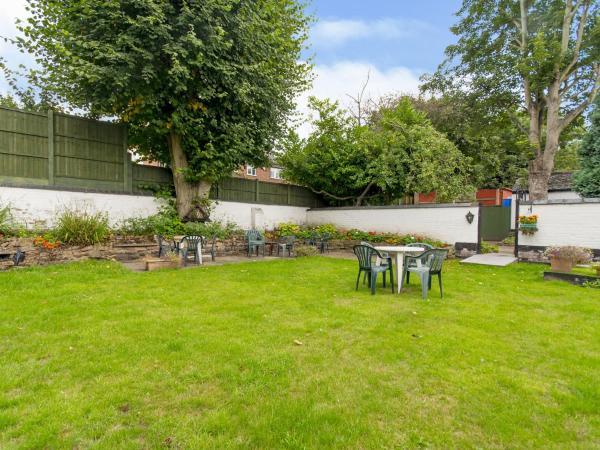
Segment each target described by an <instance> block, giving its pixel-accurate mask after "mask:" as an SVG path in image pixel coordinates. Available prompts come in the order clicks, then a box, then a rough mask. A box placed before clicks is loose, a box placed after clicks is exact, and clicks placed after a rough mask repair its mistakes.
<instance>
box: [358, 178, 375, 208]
mask: <svg viewBox="0 0 600 450" xmlns="http://www.w3.org/2000/svg"><path fill="white" fill-rule="evenodd" d="M374 184H375V181H371V182H370V183H369V184H367V187H366V188H365V190H364V191H362V194H360V195H359V197H358V198H357V199H356V206H360V205H361V203H362V201H363V200H364V198H365V195H367V193H368V192H369V191H370V190H371V188H372V187H373V185H374Z"/></svg>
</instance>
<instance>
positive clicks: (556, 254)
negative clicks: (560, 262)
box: [544, 245, 593, 264]
mask: <svg viewBox="0 0 600 450" xmlns="http://www.w3.org/2000/svg"><path fill="white" fill-rule="evenodd" d="M544 256H546V257H548V258H560V259H568V260H570V261H572V262H573V263H574V264H581V263H586V262H589V261H591V260H592V256H593V255H592V251H591V250H589V249H587V248H582V247H573V246H570V245H569V246H563V247H548V248H547V249H546V251H545V252H544Z"/></svg>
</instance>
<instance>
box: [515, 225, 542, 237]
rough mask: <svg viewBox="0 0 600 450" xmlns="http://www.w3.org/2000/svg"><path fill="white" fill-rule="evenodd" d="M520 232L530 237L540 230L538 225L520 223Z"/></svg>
mask: <svg viewBox="0 0 600 450" xmlns="http://www.w3.org/2000/svg"><path fill="white" fill-rule="evenodd" d="M519 230H520V231H521V233H523V234H526V235H528V234H529V235H530V234H534V233H535V232H536V231H537V230H538V226H537V223H520V224H519Z"/></svg>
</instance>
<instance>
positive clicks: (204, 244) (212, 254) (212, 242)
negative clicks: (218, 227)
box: [202, 236, 217, 261]
mask: <svg viewBox="0 0 600 450" xmlns="http://www.w3.org/2000/svg"><path fill="white" fill-rule="evenodd" d="M209 242H210V250H207V248H208V244H209ZM202 248H203V249H205V250H204V253H210V259H211V261H214V260H215V258H216V256H217V237H216V236H213V237H212V238H211V239H210V241H209V240H208V238H205V237H202Z"/></svg>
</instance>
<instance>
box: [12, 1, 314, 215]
mask: <svg viewBox="0 0 600 450" xmlns="http://www.w3.org/2000/svg"><path fill="white" fill-rule="evenodd" d="M27 1H28V4H29V8H30V10H31V18H30V19H28V21H27V23H25V24H22V25H21V27H20V29H21V31H22V32H23V33H24V37H23V38H21V39H19V40H18V45H19V46H20V47H21V48H22V49H23V50H24V51H28V52H30V53H31V54H33V55H34V56H35V58H36V61H37V63H38V65H39V66H40V68H41V69H40V70H38V71H37V72H35V73H34V77H33V78H34V79H35V80H37V82H38V84H39V85H41V86H43V87H44V88H46V89H48V90H50V91H52V92H54V93H56V94H57V95H58V96H59V97H60V98H61V99H63V100H64V101H67V102H68V103H69V104H71V105H73V106H74V107H77V108H81V109H84V110H85V111H88V112H89V114H90V115H91V116H96V117H97V116H109V117H115V116H116V117H117V118H118V119H119V120H121V121H123V122H126V123H128V124H129V128H130V136H131V144H132V145H134V146H135V147H136V151H137V152H139V153H141V154H142V155H143V156H145V157H147V158H151V159H155V160H159V161H163V162H165V163H168V164H169V165H170V167H171V169H172V171H173V178H174V181H175V188H176V193H177V210H178V213H179V215H180V216H181V217H182V218H185V219H190V220H194V219H201V220H202V219H206V218H207V214H208V209H207V208H206V201H207V198H208V193H209V190H210V187H211V184H212V183H213V182H214V181H216V180H218V179H219V178H220V177H223V176H227V175H229V174H230V173H231V172H232V171H233V170H235V169H236V168H238V167H239V166H240V165H242V164H244V163H250V164H254V165H260V164H263V163H265V162H266V158H267V155H268V153H269V151H270V149H271V147H272V146H273V143H274V142H275V141H276V140H277V139H278V138H280V137H281V136H283V135H284V134H285V132H286V123H287V120H286V118H287V116H288V114H289V113H291V112H292V111H293V110H294V108H295V104H294V99H295V97H296V95H297V94H298V93H299V92H301V91H302V90H303V89H305V88H306V86H307V82H308V78H309V73H310V64H308V63H305V62H301V61H300V56H301V51H302V49H303V46H304V42H305V40H306V37H307V27H308V24H309V20H310V19H309V18H308V17H307V16H306V15H305V14H304V6H303V4H301V3H299V2H298V1H296V0H255V1H243V0H119V1H116V0H112V1H106V0H27Z"/></svg>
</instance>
